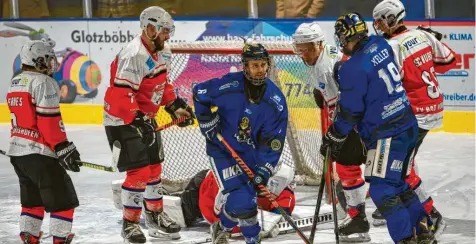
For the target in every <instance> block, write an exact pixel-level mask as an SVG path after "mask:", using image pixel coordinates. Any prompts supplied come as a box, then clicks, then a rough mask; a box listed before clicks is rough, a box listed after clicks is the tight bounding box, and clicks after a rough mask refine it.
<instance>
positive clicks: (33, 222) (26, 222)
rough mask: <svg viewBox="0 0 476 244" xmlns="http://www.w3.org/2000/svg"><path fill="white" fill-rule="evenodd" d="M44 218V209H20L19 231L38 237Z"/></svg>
mask: <svg viewBox="0 0 476 244" xmlns="http://www.w3.org/2000/svg"><path fill="white" fill-rule="evenodd" d="M44 216H45V207H33V208H25V207H22V209H21V215H20V231H21V232H28V233H30V234H31V235H33V236H35V237H37V238H38V237H39V236H40V232H41V224H42V223H43V217H44Z"/></svg>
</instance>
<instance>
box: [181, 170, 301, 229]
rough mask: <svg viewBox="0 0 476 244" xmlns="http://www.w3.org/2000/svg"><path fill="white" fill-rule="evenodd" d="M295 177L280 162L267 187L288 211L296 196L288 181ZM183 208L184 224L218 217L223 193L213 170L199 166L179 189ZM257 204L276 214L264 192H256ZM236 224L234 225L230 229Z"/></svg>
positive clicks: (211, 220)
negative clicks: (260, 193)
mask: <svg viewBox="0 0 476 244" xmlns="http://www.w3.org/2000/svg"><path fill="white" fill-rule="evenodd" d="M293 177H294V170H293V169H292V168H291V167H289V166H287V165H285V164H282V165H281V167H279V170H278V172H277V173H276V174H275V175H273V177H271V178H270V180H269V182H268V185H267V188H268V190H269V191H270V192H271V193H272V194H273V198H274V200H276V202H277V203H278V204H279V206H281V207H282V208H283V209H284V211H286V212H287V213H288V214H291V213H292V212H293V210H294V206H295V202H296V199H295V197H294V190H293V186H292V185H291V181H292V179H293ZM180 198H181V200H182V202H181V205H182V212H183V214H184V218H185V224H186V225H187V226H192V225H193V223H194V221H196V220H197V219H199V218H202V217H203V218H204V219H205V220H206V221H207V222H208V223H210V224H214V223H215V222H217V221H219V220H220V218H219V215H220V210H221V207H222V203H223V202H222V200H225V199H224V198H223V195H222V194H221V192H219V188H218V184H217V180H216V178H215V176H214V174H213V171H212V170H202V171H200V172H198V173H197V174H196V175H195V176H194V177H193V178H192V179H191V180H190V182H189V184H188V185H187V187H186V188H185V190H184V191H183V192H182V193H181V195H180ZM257 204H258V207H259V208H260V209H261V210H264V211H268V212H274V213H276V214H279V212H278V210H277V209H275V208H274V207H273V206H272V205H271V202H270V201H269V200H268V198H266V197H265V196H264V195H258V198H257ZM238 231H239V228H237V227H235V228H233V231H232V232H233V233H236V232H238Z"/></svg>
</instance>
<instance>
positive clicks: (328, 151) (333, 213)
mask: <svg viewBox="0 0 476 244" xmlns="http://www.w3.org/2000/svg"><path fill="white" fill-rule="evenodd" d="M330 151H331V150H330V148H328V149H327V152H326V154H327V157H329V154H330ZM328 164H329V166H328V169H329V171H330V172H331V179H330V180H331V196H332V200H331V201H332V215H334V234H335V237H336V244H339V226H338V224H337V206H336V204H337V203H336V191H335V190H336V187H335V181H334V169H333V167H332V162H331V161H330V160H328Z"/></svg>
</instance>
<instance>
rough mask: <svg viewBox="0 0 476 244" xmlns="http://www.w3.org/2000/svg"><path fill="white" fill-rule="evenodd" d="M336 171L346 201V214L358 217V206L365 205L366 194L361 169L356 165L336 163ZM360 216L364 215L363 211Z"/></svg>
mask: <svg viewBox="0 0 476 244" xmlns="http://www.w3.org/2000/svg"><path fill="white" fill-rule="evenodd" d="M336 171H337V175H338V176H339V179H340V180H341V182H342V189H343V190H344V195H345V197H346V199H347V206H348V214H349V216H350V217H351V218H354V217H355V216H357V215H359V213H360V211H359V206H361V205H362V204H364V203H365V197H366V194H367V192H366V190H365V187H364V186H365V181H364V179H363V178H362V169H361V168H360V166H358V165H349V166H347V165H341V164H339V163H336ZM362 214H363V215H365V211H364V212H363V213H362Z"/></svg>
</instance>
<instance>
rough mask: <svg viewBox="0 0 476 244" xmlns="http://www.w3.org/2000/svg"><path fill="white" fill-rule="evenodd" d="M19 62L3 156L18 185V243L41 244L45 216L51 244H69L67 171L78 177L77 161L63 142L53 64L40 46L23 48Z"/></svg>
mask: <svg viewBox="0 0 476 244" xmlns="http://www.w3.org/2000/svg"><path fill="white" fill-rule="evenodd" d="M20 59H21V63H22V73H21V74H18V75H16V76H15V77H13V79H12V82H11V84H10V87H9V88H8V93H7V98H6V99H7V103H8V109H9V110H10V114H11V118H12V130H11V136H10V146H9V148H8V151H7V155H8V156H10V162H11V164H12V166H13V168H14V169H15V173H16V174H17V176H18V179H19V182H20V202H21V216H20V218H19V219H20V238H21V240H22V242H21V243H25V244H37V243H40V241H41V235H42V232H41V225H42V223H43V217H44V215H45V212H48V213H50V234H51V235H52V236H53V243H54V244H60V243H71V241H72V238H73V236H74V234H72V233H71V228H72V223H73V215H74V209H75V208H76V207H78V206H79V201H78V197H77V195H76V191H75V189H74V185H73V182H72V181H71V178H70V177H69V175H68V174H67V173H66V170H69V171H73V172H79V171H80V168H79V167H80V166H81V163H78V162H77V161H80V160H81V159H80V155H79V152H78V151H77V150H76V146H75V145H74V144H73V142H71V141H69V140H68V138H67V136H66V133H65V127H64V125H63V120H62V117H61V112H60V108H59V102H60V97H59V94H60V90H59V87H58V84H57V82H56V81H55V80H54V79H53V78H51V76H52V75H53V73H54V72H56V69H57V67H58V62H57V60H56V56H55V53H54V51H53V48H52V47H51V46H50V45H49V44H48V43H47V42H44V41H29V42H27V43H26V44H25V45H23V47H22V49H21V51H20ZM50 243H51V242H50Z"/></svg>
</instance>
